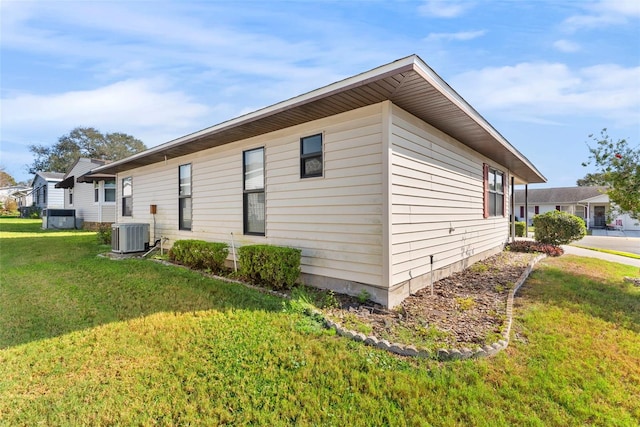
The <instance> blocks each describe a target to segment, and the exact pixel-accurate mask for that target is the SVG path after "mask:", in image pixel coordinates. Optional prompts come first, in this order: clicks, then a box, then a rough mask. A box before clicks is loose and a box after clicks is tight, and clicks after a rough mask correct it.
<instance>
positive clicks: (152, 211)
mask: <svg viewBox="0 0 640 427" xmlns="http://www.w3.org/2000/svg"><path fill="white" fill-rule="evenodd" d="M157 212H158V205H149V213H150V214H152V215H155V214H156V213H157Z"/></svg>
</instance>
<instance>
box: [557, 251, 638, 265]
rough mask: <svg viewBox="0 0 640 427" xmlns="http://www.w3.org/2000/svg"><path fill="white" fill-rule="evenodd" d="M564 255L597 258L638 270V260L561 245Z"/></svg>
mask: <svg viewBox="0 0 640 427" xmlns="http://www.w3.org/2000/svg"><path fill="white" fill-rule="evenodd" d="M562 249H564V253H565V254H567V255H576V256H584V257H589V258H599V259H603V260H605V261H609V262H617V263H619V264H626V265H631V266H634V267H638V268H640V259H635V258H629V257H626V256H620V255H613V254H607V253H604V252H599V251H592V250H589V249H582V248H576V247H575V246H569V245H562Z"/></svg>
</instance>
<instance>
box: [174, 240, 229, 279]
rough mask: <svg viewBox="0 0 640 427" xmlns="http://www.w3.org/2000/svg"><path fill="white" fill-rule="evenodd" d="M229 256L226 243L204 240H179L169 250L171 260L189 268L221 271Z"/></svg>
mask: <svg viewBox="0 0 640 427" xmlns="http://www.w3.org/2000/svg"><path fill="white" fill-rule="evenodd" d="M228 255H229V247H228V245H227V244H226V243H219V242H205V241H204V240H178V241H176V242H175V243H174V244H173V247H172V248H171V249H170V250H169V259H170V260H171V261H175V262H178V263H180V264H183V265H186V266H187V267H191V268H195V269H200V270H211V271H213V272H218V271H221V270H222V269H223V268H224V261H225V260H226V259H227V256H228Z"/></svg>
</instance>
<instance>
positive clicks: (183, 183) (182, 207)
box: [178, 164, 191, 230]
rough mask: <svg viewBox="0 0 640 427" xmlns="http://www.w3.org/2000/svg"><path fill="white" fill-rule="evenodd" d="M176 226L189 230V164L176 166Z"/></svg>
mask: <svg viewBox="0 0 640 427" xmlns="http://www.w3.org/2000/svg"><path fill="white" fill-rule="evenodd" d="M178 228H179V229H180V230H191V164H187V165H181V166H180V167H179V168H178Z"/></svg>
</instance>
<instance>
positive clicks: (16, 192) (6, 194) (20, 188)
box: [0, 185, 31, 210]
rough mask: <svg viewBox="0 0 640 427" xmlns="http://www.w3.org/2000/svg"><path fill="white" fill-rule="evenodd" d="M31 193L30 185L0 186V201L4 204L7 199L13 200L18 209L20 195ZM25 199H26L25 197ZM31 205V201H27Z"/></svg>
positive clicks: (25, 195)
mask: <svg viewBox="0 0 640 427" xmlns="http://www.w3.org/2000/svg"><path fill="white" fill-rule="evenodd" d="M30 194H31V187H27V186H24V185H10V186H7V187H2V188H0V202H2V204H3V205H6V203H7V201H9V200H10V199H11V200H15V202H16V204H17V206H18V210H19V209H20V207H21V206H23V205H21V204H20V203H21V200H22V197H25V198H26V197H27V195H30ZM25 201H26V199H25ZM29 205H31V203H29Z"/></svg>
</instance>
